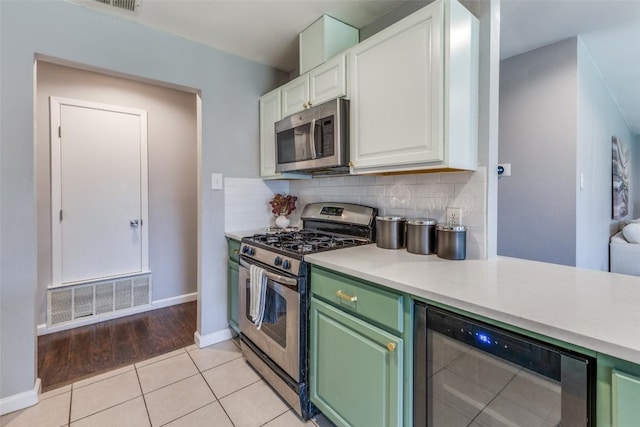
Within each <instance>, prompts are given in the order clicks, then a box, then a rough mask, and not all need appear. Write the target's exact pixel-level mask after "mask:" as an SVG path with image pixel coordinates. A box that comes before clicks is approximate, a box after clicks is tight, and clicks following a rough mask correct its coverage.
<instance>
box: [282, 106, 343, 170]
mask: <svg viewBox="0 0 640 427" xmlns="http://www.w3.org/2000/svg"><path fill="white" fill-rule="evenodd" d="M275 131H276V171H277V172H293V171H296V172H310V173H313V172H325V173H344V172H346V171H347V170H348V168H349V145H348V143H347V138H348V135H349V101H348V100H346V99H343V98H336V99H333V100H331V101H328V102H325V103H323V104H320V105H317V106H315V107H312V108H309V109H308V110H304V111H301V112H299V113H296V114H292V115H291V116H289V117H286V118H284V119H282V120H280V121H279V122H277V123H276V125H275Z"/></svg>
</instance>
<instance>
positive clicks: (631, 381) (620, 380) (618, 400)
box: [611, 370, 640, 427]
mask: <svg viewBox="0 0 640 427" xmlns="http://www.w3.org/2000/svg"><path fill="white" fill-rule="evenodd" d="M612 389H613V390H612V396H611V404H612V405H611V406H612V410H611V413H612V415H613V425H614V426H620V427H623V426H637V425H640V378H638V377H635V376H633V375H629V374H626V373H624V372H619V371H615V370H614V371H613V372H612Z"/></svg>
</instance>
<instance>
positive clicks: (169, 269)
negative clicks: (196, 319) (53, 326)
mask: <svg viewBox="0 0 640 427" xmlns="http://www.w3.org/2000/svg"><path fill="white" fill-rule="evenodd" d="M36 96H37V100H36V120H37V131H36V177H37V179H36V193H37V195H38V201H37V203H38V282H39V291H38V293H39V295H38V298H39V299H40V301H41V302H40V316H39V318H38V323H39V324H43V323H46V314H47V312H46V309H47V306H46V302H47V300H46V289H47V286H48V285H49V284H50V283H51V193H50V186H51V180H50V172H51V163H50V149H49V148H50V138H49V97H50V96H59V97H65V98H74V99H80V100H84V101H91V102H98V103H103V104H111V105H119V106H124V107H129V108H137V109H140V110H146V111H147V113H148V119H147V133H148V138H147V139H148V149H147V151H148V156H149V157H148V165H149V199H148V200H149V223H148V224H147V228H146V229H147V230H149V266H150V269H151V272H152V274H153V295H152V300H153V301H158V300H162V299H167V298H172V297H178V296H181V295H185V294H189V293H193V292H196V290H197V283H196V277H197V274H196V273H197V271H196V265H197V263H196V259H197V245H196V242H197V175H196V166H197V156H196V148H197V147H196V143H197V141H196V130H197V127H196V95H195V94H194V93H188V92H183V91H178V90H175V89H169V88H165V87H160V86H154V85H150V84H146V83H141V82H136V81H132V80H127V79H122V78H116V77H111V76H106V75H104V74H99V73H94V72H89V71H84V70H79V69H76V68H70V67H65V66H61V65H56V64H51V63H48V62H44V61H38V65H37V94H36Z"/></svg>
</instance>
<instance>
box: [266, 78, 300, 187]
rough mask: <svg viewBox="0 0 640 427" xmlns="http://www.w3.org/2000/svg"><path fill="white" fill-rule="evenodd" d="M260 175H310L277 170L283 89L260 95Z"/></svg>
mask: <svg viewBox="0 0 640 427" xmlns="http://www.w3.org/2000/svg"><path fill="white" fill-rule="evenodd" d="M259 102H260V177H261V178H263V179H309V178H310V176H309V175H305V174H296V173H280V172H276V128H275V124H276V122H277V121H278V120H280V119H281V118H282V108H281V89H280V88H278V89H275V90H272V91H271V92H269V93H266V94H264V95H262V96H261V97H260V101H259Z"/></svg>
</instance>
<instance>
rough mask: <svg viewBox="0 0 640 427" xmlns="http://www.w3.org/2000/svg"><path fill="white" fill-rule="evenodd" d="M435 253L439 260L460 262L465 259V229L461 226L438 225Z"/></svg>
mask: <svg viewBox="0 0 640 427" xmlns="http://www.w3.org/2000/svg"><path fill="white" fill-rule="evenodd" d="M436 253H437V254H438V257H439V258H445V259H455V260H461V259H465V258H466V257H467V228H466V227H464V226H462V225H445V224H438V226H437V227H436Z"/></svg>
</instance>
